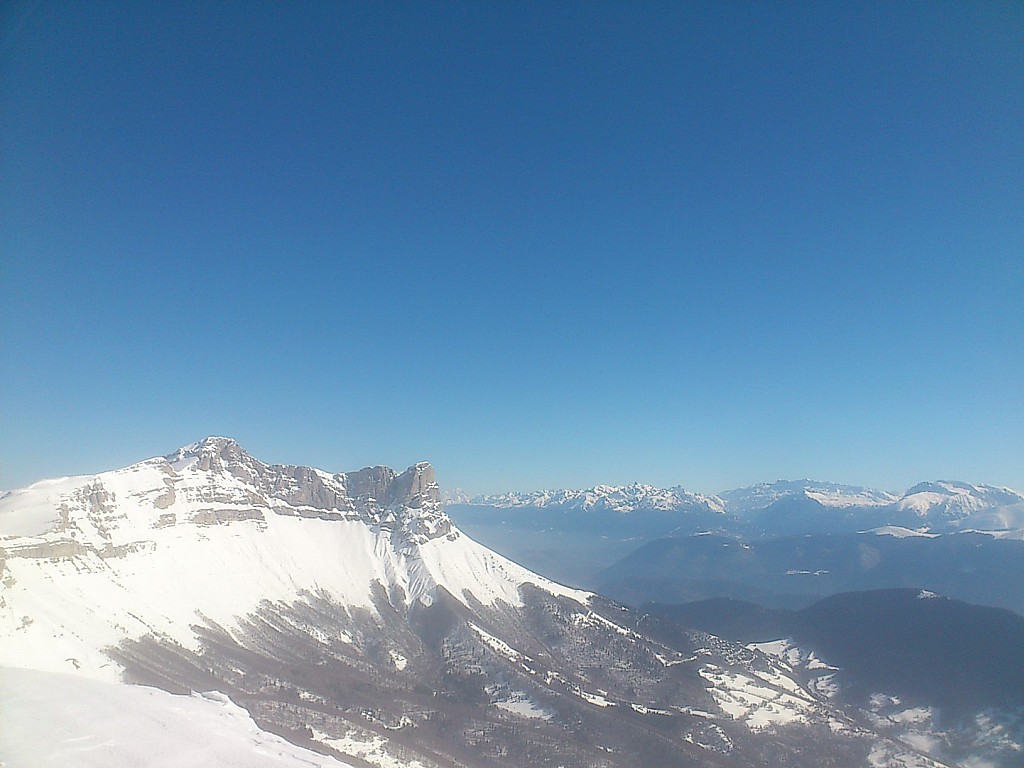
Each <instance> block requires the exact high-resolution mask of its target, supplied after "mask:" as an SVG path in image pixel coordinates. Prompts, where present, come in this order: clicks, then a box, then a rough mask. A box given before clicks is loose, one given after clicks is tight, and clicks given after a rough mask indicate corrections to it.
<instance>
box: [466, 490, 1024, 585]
mask: <svg viewBox="0 0 1024 768" xmlns="http://www.w3.org/2000/svg"><path fill="white" fill-rule="evenodd" d="M447 509H448V512H449V514H451V516H452V517H453V518H454V519H455V520H456V521H457V522H458V523H459V525H460V526H461V527H462V528H463V529H464V530H466V532H467V533H469V534H470V535H471V536H474V537H475V538H477V539H478V540H480V541H481V542H483V543H485V544H487V546H489V547H492V548H494V549H496V550H498V551H499V552H502V553H503V554H505V555H506V556H508V557H510V558H512V559H513V560H515V561H516V562H519V563H522V564H523V565H525V566H527V567H529V568H531V569H533V570H535V571H538V572H540V573H543V574H545V575H547V576H549V577H550V578H553V579H556V580H559V581H563V582H566V583H573V584H579V585H588V586H591V587H592V586H595V585H596V584H598V583H602V582H598V581H595V579H596V578H597V575H598V573H599V572H600V571H602V570H603V569H605V568H607V567H609V566H611V565H612V564H613V563H615V562H616V561H618V560H619V559H621V558H624V557H626V556H628V555H629V554H630V553H631V552H632V551H633V550H635V549H636V548H637V547H639V546H641V545H643V544H645V543H648V542H651V541H654V540H656V539H659V538H662V537H666V536H671V537H681V536H690V535H694V534H698V533H714V534H719V535H723V536H729V537H733V538H736V539H741V540H743V541H754V540H759V539H767V538H775V537H786V536H807V535H817V534H822V535H824V534H854V533H858V532H864V531H876V532H879V533H888V534H890V535H892V536H894V537H906V536H922V535H925V536H934V535H937V534H954V533H963V532H969V531H973V530H980V531H986V532H988V533H989V534H990V535H992V536H994V537H1001V538H1010V539H1014V538H1024V494H1021V493H1019V492H1018V491H1014V490H1012V489H1009V488H999V487H994V486H989V485H971V484H968V483H960V482H950V481H938V482H930V483H921V484H919V485H916V486H914V487H913V488H910V489H909V490H908V491H907V492H906V493H904V494H902V495H896V494H892V493H888V492H887V491H879V490H875V489H871V488H861V487H858V486H849V485H840V484H837V483H826V482H818V481H813V480H780V481H777V482H774V483H762V484H759V485H754V486H750V487H748V488H740V489H736V490H733V491H725V492H722V493H720V494H718V495H715V496H705V495H701V494H696V493H691V492H689V491H686V490H685V489H683V488H680V487H673V488H655V487H653V486H649V485H642V484H634V485H627V486H614V485H598V486H595V487H593V488H587V489H583V490H562V491H535V492H531V493H506V494H501V495H496V496H477V497H473V498H469V497H468V496H466V495H465V494H463V493H459V494H455V495H453V496H452V497H449V500H448V503H447ZM792 567H794V568H799V567H800V566H799V565H793V566H792ZM634 586H635V585H634ZM876 586H897V585H896V584H878V585H876ZM851 588H852V587H851ZM818 594H825V593H818ZM700 596H704V597H706V596H709V595H707V594H703V593H702V594H701V595H700ZM734 596H736V595H734Z"/></svg>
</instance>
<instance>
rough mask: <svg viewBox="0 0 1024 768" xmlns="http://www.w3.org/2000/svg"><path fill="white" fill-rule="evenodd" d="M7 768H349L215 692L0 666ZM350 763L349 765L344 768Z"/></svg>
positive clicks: (1, 743) (0, 736) (1, 745)
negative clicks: (267, 727)
mask: <svg viewBox="0 0 1024 768" xmlns="http://www.w3.org/2000/svg"><path fill="white" fill-rule="evenodd" d="M0 712H3V728H0V754H2V755H3V763H2V764H3V765H5V766H6V768H35V767H36V766H41V765H60V766H75V768H140V767H142V768H346V766H348V764H347V763H343V762H340V761H338V760H336V759H334V758H331V757H326V756H324V755H318V754H317V753H315V752H311V751H309V750H307V749H302V748H301V747H297V746H295V745H294V744H290V743H288V742H287V741H285V740H284V739H282V738H281V737H279V736H275V735H274V734H271V733H267V732H266V731H262V730H260V729H259V727H258V726H257V725H256V723H255V722H253V720H252V718H251V717H249V714H248V713H247V712H246V711H245V710H244V709H242V708H241V707H238V706H236V705H235V704H233V703H232V702H231V700H230V699H228V697H227V696H225V695H224V694H221V693H217V692H216V691H212V692H210V693H205V694H195V693H194V694H192V695H191V696H175V695H173V694H170V693H166V692H165V691H161V690H159V689H156V688H144V687H142V686H135V685H122V684H117V683H104V682H99V681H96V680H87V679H85V678H82V677H80V676H75V675H66V674H58V673H53V672H40V671H37V670H28V669H16V668H7V667H4V668H0ZM348 768H351V767H350V766H348Z"/></svg>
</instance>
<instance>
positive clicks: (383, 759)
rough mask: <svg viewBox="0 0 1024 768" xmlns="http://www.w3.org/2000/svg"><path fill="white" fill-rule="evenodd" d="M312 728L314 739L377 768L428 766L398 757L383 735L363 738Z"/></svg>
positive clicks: (422, 767) (423, 767)
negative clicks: (327, 732)
mask: <svg viewBox="0 0 1024 768" xmlns="http://www.w3.org/2000/svg"><path fill="white" fill-rule="evenodd" d="M310 730H311V731H312V732H313V740H314V741H317V742H319V743H321V744H325V745H327V746H328V747H330V748H331V749H335V750H337V751H338V752H341V753H342V754H343V755H349V756H351V757H354V758H358V759H360V760H364V761H366V762H367V763H369V764H370V765H373V766H377V768H427V766H426V765H424V764H423V763H421V762H420V761H419V760H410V759H403V758H399V757H396V756H395V755H394V754H393V753H394V749H393V748H390V744H389V742H388V740H387V739H385V738H384V737H382V736H377V735H375V734H368V735H366V736H364V737H361V738H357V737H354V736H353V735H351V734H347V735H345V736H331V735H329V734H326V733H323V732H322V731H318V730H316V729H315V728H311V729H310Z"/></svg>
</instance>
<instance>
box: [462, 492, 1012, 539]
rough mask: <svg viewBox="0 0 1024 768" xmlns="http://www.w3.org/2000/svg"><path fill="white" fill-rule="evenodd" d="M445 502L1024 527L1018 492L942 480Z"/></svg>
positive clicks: (538, 494) (565, 494) (475, 498)
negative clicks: (802, 513)
mask: <svg viewBox="0 0 1024 768" xmlns="http://www.w3.org/2000/svg"><path fill="white" fill-rule="evenodd" d="M446 502H447V503H448V504H449V505H451V506H472V507H490V508H493V509H535V510H537V509H546V510H556V511H559V512H571V511H581V512H616V513H620V514H632V513H637V512H685V513H694V512H696V513H706V512H717V513H721V514H725V515H732V516H735V517H736V518H737V519H741V520H746V521H771V520H772V519H773V518H775V517H777V516H778V515H779V513H780V512H785V513H791V512H792V511H793V510H795V509H802V510H810V509H819V510H821V509H827V510H833V511H836V512H839V511H841V512H842V513H846V514H845V517H844V518H843V519H845V518H849V519H851V520H853V519H854V518H856V517H860V518H862V519H864V520H869V521H874V520H884V521H885V522H887V523H889V524H894V525H908V524H911V525H913V526H914V527H915V528H922V527H924V528H927V529H929V530H931V529H936V528H939V529H943V530H953V529H962V528H969V527H974V528H979V529H985V530H996V529H1007V528H1014V529H1018V528H1024V494H1022V493H1020V492H1019V491H1015V490H1013V489H1011V488H1002V487H997V486H991V485H971V484H969V483H963V482H954V481H944V480H940V481H935V482H925V483H920V484H918V485H915V486H914V487H912V488H910V489H909V490H907V491H906V492H905V493H903V494H902V495H897V494H893V493H890V492H888V491H882V490H877V489H873V488H862V487H859V486H851V485H841V484H838V483H830V482H819V481H815V480H778V481H776V482H773V483H760V484H758V485H753V486H749V487H747V488H738V489H735V490H730V491H723V492H721V493H719V494H717V495H711V496H708V495H704V494H698V493H693V492H691V491H687V490H686V489H685V488H682V487H681V486H674V487H671V488H657V487H654V486H651V485H645V484H642V483H634V484H632V485H597V486H594V487H593V488H586V489H580V490H557V491H532V492H527V493H518V492H510V493H503V494H498V495H483V496H473V497H470V496H468V495H467V494H465V493H464V492H457V493H455V494H453V495H452V496H450V497H448V498H447V499H446Z"/></svg>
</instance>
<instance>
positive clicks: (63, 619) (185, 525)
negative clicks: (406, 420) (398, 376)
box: [0, 437, 588, 679]
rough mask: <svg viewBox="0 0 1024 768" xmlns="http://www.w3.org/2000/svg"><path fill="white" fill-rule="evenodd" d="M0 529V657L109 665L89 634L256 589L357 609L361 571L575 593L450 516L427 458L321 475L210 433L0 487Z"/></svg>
mask: <svg viewBox="0 0 1024 768" xmlns="http://www.w3.org/2000/svg"><path fill="white" fill-rule="evenodd" d="M236 523H237V524H236ZM0 531H2V533H3V534H4V537H3V539H2V546H3V553H4V558H5V560H6V565H5V573H4V575H5V578H7V579H8V580H9V583H5V590H4V598H5V601H4V602H5V605H4V606H3V608H2V610H3V613H2V614H0V621H3V624H2V625H0V626H2V627H3V629H4V630H5V631H4V633H3V634H4V636H3V641H2V643H0V664H16V665H23V666H32V667H34V668H39V669H52V670H53V671H68V669H69V668H70V667H74V668H75V669H83V670H87V671H88V672H89V673H90V674H93V675H95V676H97V677H106V678H108V679H109V678H113V679H117V678H118V677H119V670H117V668H116V667H115V666H112V665H111V664H110V659H109V657H108V656H107V654H106V652H105V649H106V648H108V647H112V646H116V645H117V644H118V643H119V642H121V641H122V640H124V639H127V638H137V637H140V636H142V635H145V634H156V635H160V636H165V637H167V638H170V639H173V640H174V641H175V642H177V643H179V644H181V645H182V646H184V647H186V648H195V647H196V643H197V638H196V634H195V632H194V630H193V629H192V627H191V626H190V625H192V624H193V623H194V622H195V621H196V619H197V617H198V616H202V617H203V618H205V619H207V620H209V621H211V622H214V623H216V624H217V625H219V626H222V627H226V628H228V629H229V630H230V629H232V628H233V627H234V626H235V625H236V624H237V620H238V617H239V616H245V615H247V614H249V613H251V612H253V611H255V610H257V609H258V608H259V607H260V605H261V603H263V602H265V601H279V600H294V599H296V598H297V597H298V596H301V595H302V594H304V593H317V594H323V595H324V596H326V597H329V598H330V599H332V600H335V601H337V602H339V603H341V604H344V605H346V606H352V607H359V608H364V609H367V610H371V609H373V607H374V601H375V599H376V589H377V585H384V586H385V587H386V588H387V589H388V590H389V595H390V597H389V599H391V600H393V601H394V602H396V603H399V604H401V605H403V606H409V605H413V604H416V603H423V604H428V605H429V604H430V602H431V601H432V600H433V599H434V597H435V596H436V594H437V593H438V591H439V590H444V591H446V592H447V593H448V594H451V595H453V596H454V597H455V598H456V599H457V600H462V601H465V600H467V599H468V598H466V597H465V595H466V594H471V595H472V599H473V600H474V601H480V602H482V603H484V604H493V603H495V602H497V601H503V602H505V603H508V604H512V605H516V604H518V603H519V602H520V597H519V587H520V586H521V585H522V584H525V583H534V584H536V585H538V586H541V587H542V588H544V589H545V590H546V591H549V592H551V593H553V594H560V595H561V594H564V595H568V596H571V597H573V598H575V599H578V600H581V601H586V600H587V599H588V596H587V595H586V593H583V592H575V591H572V590H567V589H564V588H562V587H560V586H559V585H556V584H554V583H552V582H549V581H547V580H545V579H542V578H540V577H538V576H536V575H535V574H532V573H530V572H529V571H527V570H525V569H523V568H520V567H518V566H516V565H515V564H514V563H511V562H509V561H507V560H504V559H503V558H501V557H500V556H498V555H496V554H494V553H492V552H490V551H488V550H487V549H485V548H484V547H482V546H480V545H479V544H477V543H476V542H474V541H472V540H471V539H469V538H468V537H466V536H463V535H462V534H461V533H459V531H457V530H455V529H454V528H453V527H452V524H451V521H450V520H449V519H448V517H447V515H445V514H444V512H443V511H442V509H441V502H440V495H439V489H438V486H437V483H436V482H435V481H434V473H433V469H432V468H431V466H430V465H429V464H417V465H415V466H413V467H410V468H409V469H408V470H406V471H405V472H403V473H401V474H397V473H395V472H394V471H393V470H391V469H389V468H387V467H367V468H365V469H361V470H358V471H356V472H348V473H342V474H333V475H332V474H329V473H327V472H323V471H321V470H317V469H312V468H309V467H296V466H270V465H267V464H264V463H262V462H260V461H258V460H257V459H254V458H253V457H252V456H250V455H249V454H247V453H246V452H245V451H244V450H242V448H241V447H240V446H239V445H238V443H236V442H235V441H234V440H231V439H229V438H223V437H211V438H207V439H205V440H203V441H201V442H199V443H195V444H193V445H189V446H186V447H184V448H182V449H180V450H178V451H177V452H175V453H173V454H171V455H169V456H166V457H159V458H155V459H150V460H148V461H143V462H141V463H139V464H135V465H132V466H130V467H127V468H125V469H122V470H117V471H113V472H106V473H103V474H100V475H97V476H94V477H70V478H62V479H60V480H49V481H44V482H42V483H37V484H35V485H32V486H29V487H28V488H26V489H23V490H20V491H15V492H11V493H9V494H7V495H6V496H4V497H3V498H2V499H0ZM11 534H13V535H11ZM55 583H57V585H56V586H57V587H59V588H54V585H55ZM98 597H99V598H101V599H102V602H103V610H102V611H98V610H96V609H95V605H94V604H95V602H96V600H97V598H98ZM140 607H143V608H144V609H145V610H144V613H143V612H141V611H140ZM15 608H17V610H15ZM19 612H20V613H19ZM68 626H74V627H75V630H74V632H68V631H66V628H67V627H68ZM104 670H105V671H106V672H104Z"/></svg>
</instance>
